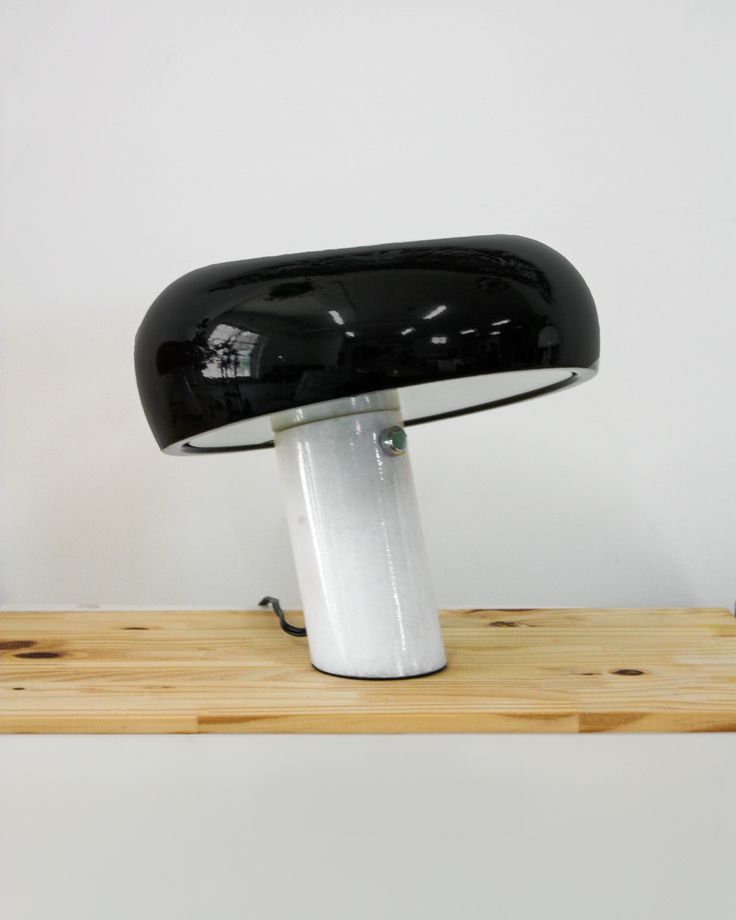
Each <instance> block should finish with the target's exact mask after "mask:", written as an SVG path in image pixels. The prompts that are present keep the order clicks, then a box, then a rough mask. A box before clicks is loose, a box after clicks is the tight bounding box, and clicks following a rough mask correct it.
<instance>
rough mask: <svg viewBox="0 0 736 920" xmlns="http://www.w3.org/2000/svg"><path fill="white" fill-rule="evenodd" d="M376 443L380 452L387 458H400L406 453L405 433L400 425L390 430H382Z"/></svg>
mask: <svg viewBox="0 0 736 920" xmlns="http://www.w3.org/2000/svg"><path fill="white" fill-rule="evenodd" d="M378 443H379V444H380V445H381V450H382V451H383V452H384V454H388V455H389V457H400V456H401V455H402V454H405V453H406V444H407V438H406V432H405V431H404V429H403V428H402V427H401V425H392V426H391V428H384V429H383V431H382V432H381V433H380V435H379V436H378Z"/></svg>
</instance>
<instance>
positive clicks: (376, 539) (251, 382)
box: [135, 236, 599, 679]
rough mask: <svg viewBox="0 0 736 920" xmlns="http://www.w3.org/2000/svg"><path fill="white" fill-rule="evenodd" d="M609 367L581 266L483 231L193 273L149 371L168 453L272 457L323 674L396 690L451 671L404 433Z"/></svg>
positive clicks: (173, 295)
mask: <svg viewBox="0 0 736 920" xmlns="http://www.w3.org/2000/svg"><path fill="white" fill-rule="evenodd" d="M598 353H599V335H598V319H597V315H596V309H595V304H594V302H593V298H592V297H591V294H590V291H589V290H588V288H587V286H586V284H585V282H584V281H583V279H582V278H581V276H580V275H579V274H578V272H577V271H576V270H575V268H573V266H572V265H571V264H570V263H569V262H568V261H567V260H566V259H564V258H563V257H562V256H561V255H560V254H559V253H557V252H555V251H554V250H553V249H550V248H549V247H547V246H545V245H543V244H542V243H538V242H536V241H534V240H530V239H526V238H524V237H517V236H479V237H466V238H459V239H445V240H431V241H425V242H411V243H392V244H387V245H382V246H367V247H361V248H357V249H334V250H328V251H326V252H316V253H304V254H299V255H284V256H276V257H273V258H260V259H249V260H246V261H238V262H225V263H223V264H218V265H211V266H208V267H206V268H200V269H197V270H196V271H193V272H190V273H189V274H187V275H184V276H183V277H182V278H180V279H179V280H178V281H175V282H174V283H173V284H171V285H170V286H169V287H168V288H166V290H165V291H164V292H163V293H162V294H161V295H160V296H159V297H158V298H157V300H156V301H155V302H154V303H153V305H152V306H151V308H150V309H149V311H148V313H147V314H146V316H145V318H144V320H143V322H142V324H141V326H140V329H139V330H138V334H137V337H136V343H135V366H136V376H137V380H138V388H139V392H140V397H141V402H142V404H143V408H144V410H145V413H146V417H147V419H148V422H149V424H150V426H151V429H152V431H153V434H154V436H155V438H156V440H157V441H158V444H159V446H160V448H161V449H162V450H163V451H164V452H166V453H169V454H208V453H215V452H221V451H246V450H259V449H263V448H270V447H275V449H276V456H277V458H278V464H279V468H280V473H281V479H282V482H283V487H284V494H285V498H286V508H287V518H288V523H289V532H290V537H291V543H292V547H293V551H294V557H295V561H296V569H297V576H298V581H299V587H300V591H301V595H302V602H303V606H304V619H305V624H306V632H307V635H308V641H309V649H310V654H311V658H312V663H313V665H314V667H315V668H317V669H318V670H320V671H325V672H327V673H329V674H333V675H336V676H340V677H354V678H372V679H391V678H404V677H417V676H420V675H426V674H431V673H434V672H436V671H440V670H442V668H444V667H445V665H446V658H445V650H444V647H443V643H442V636H441V633H440V625H439V616H438V612H437V605H436V603H435V600H434V596H433V591H432V587H431V583H432V579H431V575H430V569H429V565H428V562H427V556H426V551H425V548H424V539H423V535H422V528H421V523H420V519H419V513H418V508H417V500H416V495H415V491H414V484H413V480H412V472H411V466H410V461H409V452H408V442H407V436H406V430H405V429H406V428H407V427H410V426H412V425H419V424H421V423H423V422H432V421H437V420H439V419H445V418H450V417H452V416H456V415H462V414H464V413H469V412H476V411H478V410H480V409H490V408H493V407H496V406H503V405H507V404H509V403H513V402H517V401H519V400H521V399H528V398H530V397H532V396H540V395H542V394H544V393H552V392H554V391H556V390H561V389H563V388H565V387H569V386H572V385H574V384H576V383H580V382H581V381H584V380H587V379H588V378H590V377H592V376H593V375H594V374H595V372H596V368H597V361H598ZM251 487H253V488H257V487H258V486H257V484H255V485H254V484H252V483H251ZM267 600H274V599H271V598H268V599H267ZM275 609H276V610H277V612H278V613H279V616H280V618H281V620H282V625H284V626H286V627H287V628H288V629H289V631H291V632H292V633H299V632H300V631H299V630H298V629H296V628H294V627H288V624H287V623H286V620H285V618H284V616H283V612H282V611H281V609H280V607H279V605H278V603H276V604H275ZM302 632H303V631H302Z"/></svg>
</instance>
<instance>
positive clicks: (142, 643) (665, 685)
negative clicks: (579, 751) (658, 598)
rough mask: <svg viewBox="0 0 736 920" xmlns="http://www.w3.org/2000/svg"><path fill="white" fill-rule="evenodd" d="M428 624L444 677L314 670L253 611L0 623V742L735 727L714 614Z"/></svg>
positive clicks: (612, 613) (301, 650)
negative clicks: (9, 735) (89, 736)
mask: <svg viewBox="0 0 736 920" xmlns="http://www.w3.org/2000/svg"><path fill="white" fill-rule="evenodd" d="M295 619H296V620H297V621H298V617H295ZM442 622H443V630H444V635H445V641H446V644H447V650H448V658H449V667H448V669H447V670H446V671H443V672H442V673H440V674H435V675H432V676H429V677H424V678H419V679H416V680H404V681H386V682H383V681H377V682H376V681H353V680H344V679H340V678H335V677H328V676H327V675H324V674H320V673H319V672H317V671H315V670H314V669H312V668H311V667H310V663H309V655H308V651H307V643H306V640H304V639H293V638H290V637H288V636H286V635H285V634H284V633H283V632H281V630H280V629H279V628H278V624H277V622H276V619H275V617H274V616H273V615H272V614H270V613H265V612H262V611H254V612H248V611H246V612H221V611H210V612H207V611H202V612H163V613H159V612H156V613H140V612H122V611H116V612H97V611H95V612H68V613H31V612H23V611H21V612H14V613H2V614H0V731H4V732H599V731H619V732H621V731H623V732H642V731H643V732H667V731H736V618H734V617H733V616H732V615H731V614H730V613H729V612H728V611H727V610H725V609H666V610H577V609H571V610H518V611H510V610H458V611H453V612H447V613H443V615H442Z"/></svg>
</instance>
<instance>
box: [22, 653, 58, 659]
mask: <svg viewBox="0 0 736 920" xmlns="http://www.w3.org/2000/svg"><path fill="white" fill-rule="evenodd" d="M15 657H16V658H63V657H64V656H63V655H62V654H61V652H20V654H18V655H16V656H15Z"/></svg>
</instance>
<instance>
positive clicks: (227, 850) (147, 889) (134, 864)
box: [0, 735, 736, 920]
mask: <svg viewBox="0 0 736 920" xmlns="http://www.w3.org/2000/svg"><path fill="white" fill-rule="evenodd" d="M732 741H733V738H732V736H730V735H689V736H687V737H685V738H680V737H677V736H666V735H659V736H655V737H649V738H647V737H642V736H631V735H630V736H628V737H627V736H621V735H609V736H596V737H590V736H587V737H582V738H581V737H569V736H567V737H565V736H547V737H540V736H538V735H536V736H523V735H521V736H503V735H496V736H493V735H482V736H475V737H468V736H462V735H459V736H458V735H456V736H452V737H447V736H444V737H438V736H428V737H427V736H425V737H421V736H416V735H415V736H411V737H403V738H402V737H400V736H391V737H383V738H370V737H366V736H362V737H359V736H358V737H355V736H354V737H308V736H303V735H302V736H292V737H284V736H282V737H273V736H272V737H268V736H265V737H264V736H261V737H253V736H239V737H237V736H231V735H230V736H220V737H214V736H205V737H181V736H179V737H172V736H169V737H153V736H145V737H130V736H128V737H117V738H115V737H109V736H107V737H97V738H93V737H87V738H85V737H77V738H71V737H69V736H65V737H56V738H42V737H25V738H12V739H11V738H3V737H0V763H2V765H3V769H2V778H3V782H2V784H0V815H2V820H1V821H0V882H2V884H1V885H0V913H2V915H3V918H4V920H49V918H53V920H100V918H103V917H104V918H105V920H131V918H135V920H210V918H213V920H215V918H216V920H236V918H237V920H250V918H254V920H255V918H257V920H291V918H294V920H621V918H626V920H693V918H701V917H702V918H707V920H710V918H714V917H718V918H720V917H723V918H727V917H733V916H734V914H735V913H736V889H735V888H734V884H733V847H734V839H735V836H734V825H735V824H736V797H735V796H734V795H733V743H732ZM52 743H53V745H54V754H53V757H51V756H49V755H50V752H51V744H52ZM705 764H707V770H708V775H707V777H704V775H703V774H704V765H705Z"/></svg>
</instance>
